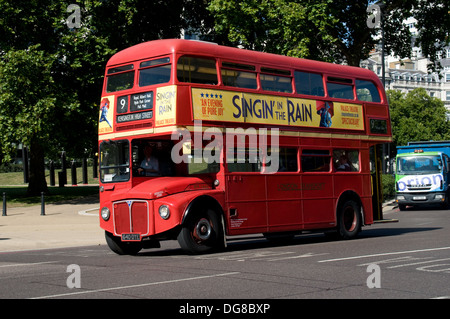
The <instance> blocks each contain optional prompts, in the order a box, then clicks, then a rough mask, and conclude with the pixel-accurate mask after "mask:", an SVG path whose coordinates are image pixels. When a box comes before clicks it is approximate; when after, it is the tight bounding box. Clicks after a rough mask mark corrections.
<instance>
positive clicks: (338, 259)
mask: <svg viewBox="0 0 450 319" xmlns="http://www.w3.org/2000/svg"><path fill="white" fill-rule="evenodd" d="M447 249H450V247H438V248H428V249H417V250H405V251H396V252H389V253H381V254H373V255H361V256H353V257H344V258H335V259H325V260H319V261H318V262H319V263H328V262H333V261H343V260H352V259H361V258H370V257H379V256H390V255H401V254H411V253H420V252H425V251H437V250H447Z"/></svg>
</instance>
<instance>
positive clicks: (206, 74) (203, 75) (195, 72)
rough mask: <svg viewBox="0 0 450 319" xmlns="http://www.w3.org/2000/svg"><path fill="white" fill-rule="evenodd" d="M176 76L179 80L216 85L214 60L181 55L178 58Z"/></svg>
mask: <svg viewBox="0 0 450 319" xmlns="http://www.w3.org/2000/svg"><path fill="white" fill-rule="evenodd" d="M177 78H178V81H180V82H190V83H201V84H212V85H216V84H217V83H219V81H218V80H217V69H216V61H215V60H214V59H206V58H197V57H191V56H182V57H181V58H179V59H178V64H177Z"/></svg>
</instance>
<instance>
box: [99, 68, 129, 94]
mask: <svg viewBox="0 0 450 319" xmlns="http://www.w3.org/2000/svg"><path fill="white" fill-rule="evenodd" d="M133 68H134V66H133V64H128V65H123V66H119V67H115V68H110V69H109V70H108V72H107V80H106V92H108V93H110V92H116V91H123V90H127V89H131V88H132V87H133V84H134V70H133Z"/></svg>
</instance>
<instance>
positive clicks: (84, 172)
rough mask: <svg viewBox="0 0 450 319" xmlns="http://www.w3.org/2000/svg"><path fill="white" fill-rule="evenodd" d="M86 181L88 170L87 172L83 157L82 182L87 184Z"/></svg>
mask: <svg viewBox="0 0 450 319" xmlns="http://www.w3.org/2000/svg"><path fill="white" fill-rule="evenodd" d="M87 183H88V172H87V160H86V158H83V184H84V185H87Z"/></svg>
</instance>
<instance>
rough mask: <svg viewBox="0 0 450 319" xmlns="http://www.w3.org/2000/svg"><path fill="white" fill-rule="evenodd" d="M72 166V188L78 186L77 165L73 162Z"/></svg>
mask: <svg viewBox="0 0 450 319" xmlns="http://www.w3.org/2000/svg"><path fill="white" fill-rule="evenodd" d="M71 163H72V166H71V170H72V186H77V163H76V162H75V160H73V161H72V162H71Z"/></svg>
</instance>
